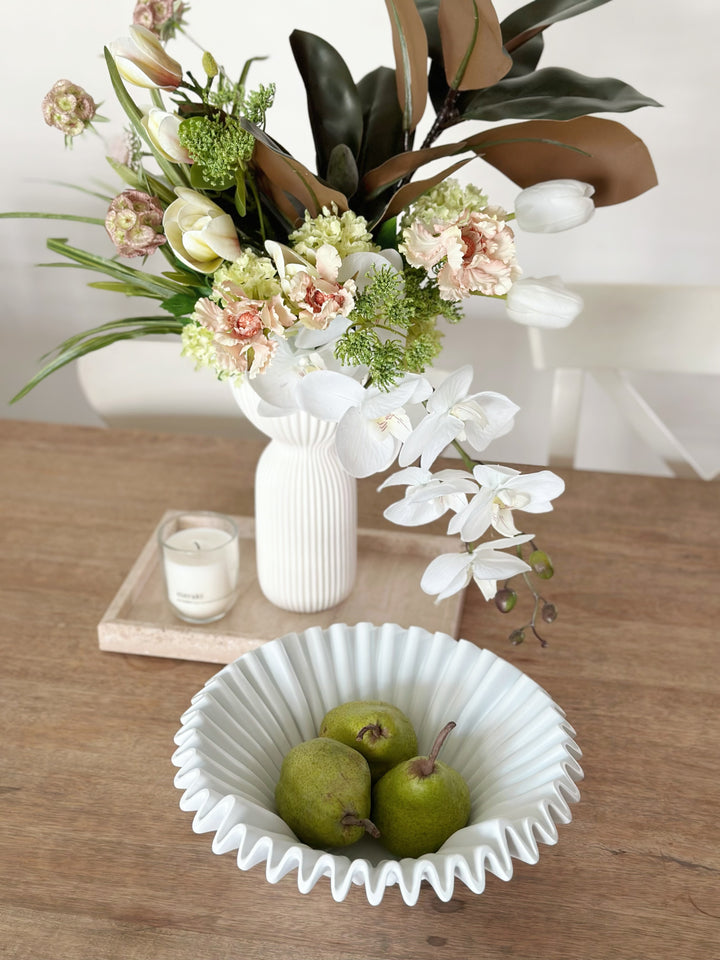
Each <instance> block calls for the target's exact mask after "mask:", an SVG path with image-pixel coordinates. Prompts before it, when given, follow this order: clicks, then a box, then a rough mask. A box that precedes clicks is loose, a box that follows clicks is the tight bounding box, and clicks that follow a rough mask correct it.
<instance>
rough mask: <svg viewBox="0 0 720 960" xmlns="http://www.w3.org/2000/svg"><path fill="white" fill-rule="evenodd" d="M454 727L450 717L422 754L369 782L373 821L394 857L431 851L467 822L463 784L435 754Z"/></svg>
mask: <svg viewBox="0 0 720 960" xmlns="http://www.w3.org/2000/svg"><path fill="white" fill-rule="evenodd" d="M454 727H455V724H454V723H448V724H447V725H446V726H445V727H443V729H442V730H441V732H440V733H439V734H438V737H437V739H436V740H435V743H434V744H433V747H432V750H431V751H430V753H429V754H428V756H427V757H413V759H412V760H405V761H404V762H403V763H400V764H398V765H397V766H396V767H393V769H392V770H390V771H389V772H388V773H386V774H385V776H384V777H382V778H381V779H380V780H378V782H377V783H376V784H375V786H374V787H373V795H372V801H373V802H372V818H373V822H374V823H375V825H376V827H377V828H378V830H379V831H380V836H381V837H382V842H383V843H384V845H385V846H386V847H387V849H388V850H389V851H390V853H392V854H393V855H394V856H396V857H398V858H402V857H421V856H423V855H424V854H426V853H434V852H435V851H436V850H437V849H438V848H439V847H441V846H442V845H443V843H445V841H446V840H447V839H448V837H449V836H451V835H452V834H453V833H455V831H456V830H461V829H462V828H463V827H464V826H466V825H467V822H468V818H469V816H470V790H469V789H468V785H467V783H466V782H465V780H464V779H463V777H462V775H461V774H460V773H458V771H457V770H455V769H453V768H452V767H450V766H448V765H447V764H446V763H443V762H442V760H438V759H437V755H438V752H439V751H440V747H441V746H442V745H443V743H444V742H445V739H446V737H447V735H448V734H449V733H450V731H451V730H452V729H453V728H454Z"/></svg>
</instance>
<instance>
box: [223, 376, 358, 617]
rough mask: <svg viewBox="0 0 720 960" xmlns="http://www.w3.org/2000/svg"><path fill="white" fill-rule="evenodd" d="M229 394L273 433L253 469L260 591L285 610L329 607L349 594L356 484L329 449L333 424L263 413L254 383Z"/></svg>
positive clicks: (306, 416) (301, 416)
mask: <svg viewBox="0 0 720 960" xmlns="http://www.w3.org/2000/svg"><path fill="white" fill-rule="evenodd" d="M233 393H234V395H235V399H236V400H237V403H238V406H239V407H240V408H241V410H242V411H243V413H244V414H245V416H246V417H247V418H248V420H250V421H251V423H253V424H255V426H256V427H257V428H258V429H259V430H262V432H263V433H264V434H266V435H267V436H269V437H270V438H271V440H270V443H269V444H268V445H267V447H265V449H264V450H263V452H262V454H261V455H260V459H259V461H258V465H257V470H256V473H255V549H256V558H257V574H258V582H259V584H260V589H261V590H262V592H263V593H264V594H265V596H266V597H267V599H268V600H269V601H270V602H271V603H274V604H275V605H276V606H278V607H281V608H282V609H283V610H293V611H295V612H296V613H315V612H317V611H319V610H327V609H328V608H329V607H334V606H335V605H336V604H338V603H340V602H341V601H342V600H344V599H345V598H346V597H347V596H348V595H349V593H350V591H351V590H352V588H353V584H354V582H355V574H356V570H357V482H356V480H355V479H354V478H353V477H351V476H350V475H349V474H348V473H347V472H346V470H345V469H344V468H343V466H342V464H341V463H340V461H339V460H338V456H337V453H336V452H335V429H336V424H335V423H332V422H330V421H329V420H318V419H317V418H316V417H313V416H311V415H310V414H309V413H306V412H305V411H303V410H299V411H298V412H297V413H292V414H288V415H287V416H283V417H265V416H261V415H260V414H259V413H258V402H259V398H258V396H257V394H256V393H255V391H254V390H253V389H252V387H250V386H249V385H248V384H247V383H242V384H240V385H239V386H236V387H235V386H234V387H233Z"/></svg>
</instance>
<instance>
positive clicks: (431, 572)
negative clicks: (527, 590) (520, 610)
mask: <svg viewBox="0 0 720 960" xmlns="http://www.w3.org/2000/svg"><path fill="white" fill-rule="evenodd" d="M533 536H534V534H532V533H527V534H524V535H523V536H521V537H504V538H503V539H501V540H488V541H486V542H485V543H480V544H478V546H477V547H476V548H475V549H474V550H473V551H472V552H468V551H463V552H462V553H443V554H441V555H440V556H439V557H435V559H434V560H431V561H430V564H429V565H428V567H427V568H426V570H425V573H424V574H423V575H422V580H421V581H420V587H421V589H422V590H423V591H424V592H425V593H430V594H433V593H435V594H437V597H436V600H435V602H436V603H439V602H440V601H441V600H445V599H446V598H447V597H451V596H452V595H453V594H454V593H458V592H459V591H460V590H462V589H464V588H465V587H466V586H467V585H468V584H469V583H470V581H471V580H474V581H475V583H476V584H477V585H478V587H479V588H480V590H481V592H482V595H483V596H484V597H485V599H486V600H492V598H493V597H494V596H495V594H496V593H497V582H498V580H508V579H509V578H510V577H514V576H516V575H517V574H518V573H527V572H528V571H529V570H531V569H532V568H531V567H530V566H529V565H528V564H527V563H525V561H524V560H522V559H521V558H520V557H518V556H512V555H508V554H507V553H503V552H502V551H503V550H504V549H506V548H508V547H516V546H518V545H519V544H521V543H527V542H528V540H532V538H533Z"/></svg>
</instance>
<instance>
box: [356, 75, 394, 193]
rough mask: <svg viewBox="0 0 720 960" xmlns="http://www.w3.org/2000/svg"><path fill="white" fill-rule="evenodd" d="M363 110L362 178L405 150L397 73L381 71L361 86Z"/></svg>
mask: <svg viewBox="0 0 720 960" xmlns="http://www.w3.org/2000/svg"><path fill="white" fill-rule="evenodd" d="M358 93H359V94H360V100H361V102H362V107H363V135H362V142H361V144H360V154H359V156H358V170H359V172H360V174H361V175H362V174H364V173H366V172H367V171H368V170H372V169H373V167H379V166H380V164H381V163H384V162H385V160H387V159H388V158H389V157H394V156H395V154H397V153H400V152H401V151H402V149H403V134H402V110H401V109H400V104H399V103H398V98H397V89H396V86H395V71H394V70H391V69H390V68H389V67H378V68H377V70H373V71H372V72H371V73H368V74H367V75H366V76H364V77H363V78H362V80H361V81H360V82H359V83H358Z"/></svg>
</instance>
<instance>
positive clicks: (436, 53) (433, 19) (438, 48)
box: [415, 0, 442, 60]
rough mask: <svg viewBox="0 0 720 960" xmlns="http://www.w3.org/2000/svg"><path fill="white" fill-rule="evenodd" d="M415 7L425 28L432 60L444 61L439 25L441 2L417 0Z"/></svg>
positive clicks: (438, 0) (437, 0) (436, 0)
mask: <svg viewBox="0 0 720 960" xmlns="http://www.w3.org/2000/svg"><path fill="white" fill-rule="evenodd" d="M415 6H416V7H417V11H418V13H419V14H420V19H421V20H422V22H423V26H424V27H425V35H426V36H427V42H428V53H429V55H430V59H431V60H442V41H441V40H440V26H439V24H438V7H439V6H440V0H415Z"/></svg>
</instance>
